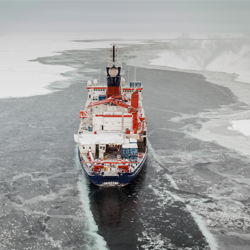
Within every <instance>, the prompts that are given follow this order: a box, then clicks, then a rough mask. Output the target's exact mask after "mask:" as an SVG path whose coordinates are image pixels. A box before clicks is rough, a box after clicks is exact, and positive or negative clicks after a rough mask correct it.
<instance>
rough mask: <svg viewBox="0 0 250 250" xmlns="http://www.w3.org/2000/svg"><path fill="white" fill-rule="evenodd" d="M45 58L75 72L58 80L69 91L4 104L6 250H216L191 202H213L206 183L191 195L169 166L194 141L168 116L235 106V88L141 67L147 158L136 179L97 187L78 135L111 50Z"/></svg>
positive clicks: (0, 190) (0, 145) (0, 202)
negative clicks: (90, 85) (203, 191)
mask: <svg viewBox="0 0 250 250" xmlns="http://www.w3.org/2000/svg"><path fill="white" fill-rule="evenodd" d="M140 46H143V45H136V46H133V49H134V50H140ZM127 50H128V48H124V50H123V52H122V53H125V55H126V53H127ZM38 61H39V62H41V63H45V64H60V65H67V66H73V67H76V70H75V71H73V72H69V73H68V75H69V76H70V77H71V79H70V80H68V81H66V82H64V83H63V82H59V83H54V84H52V85H51V88H52V89H54V90H55V89H58V90H60V86H66V85H68V83H70V84H71V85H70V86H69V87H68V88H66V89H63V90H62V91H58V92H54V93H51V94H49V95H44V96H34V97H28V98H18V99H17V98H11V99H1V100H0V127H1V129H0V138H1V140H0V157H1V158H0V168H1V175H0V228H1V234H0V249H1V250H10V249H15V250H16V249H20V250H21V249H36V250H42V249H46V250H49V249H53V250H57V249H65V250H73V249H77V250H78V249H79V250H80V249H106V248H107V249H111V250H121V249H131V250H132V249H176V250H177V249H178V250H181V249H182V250H184V249H185V250H188V249H189V250H190V249H196V250H198V249H200V250H201V249H210V247H209V244H210V246H212V247H213V246H214V245H213V240H210V238H209V237H208V236H210V234H209V232H207V231H206V228H204V227H203V226H202V225H203V224H202V223H199V220H198V219H197V217H195V218H194V215H195V214H194V212H193V211H192V210H191V207H190V206H188V205H187V204H185V196H188V195H190V197H191V196H192V197H196V199H200V200H201V202H203V201H204V202H206V201H207V200H206V197H204V196H200V195H199V188H201V187H199V186H195V185H193V184H192V183H190V185H193V193H191V194H189V193H188V192H186V193H185V191H186V190H182V191H180V190H178V188H177V186H176V185H175V183H173V180H172V178H171V171H170V170H171V167H173V166H176V165H178V164H180V162H181V161H182V156H185V154H186V153H187V149H186V146H183V145H187V144H185V143H188V141H189V140H190V138H187V137H186V135H185V134H184V133H182V132H180V128H182V127H183V126H186V125H187V124H186V123H185V124H184V123H182V122H180V123H174V122H172V121H170V119H171V118H172V117H176V116H178V115H182V114H187V115H194V114H197V113H198V112H202V111H204V110H206V109H214V108H218V107H219V106H220V105H228V104H231V103H234V102H235V99H234V97H233V95H232V93H231V92H230V91H229V90H228V89H226V88H223V87H218V86H216V85H214V84H211V83H208V82H206V81H205V79H204V77H202V76H201V75H196V74H188V73H179V72H173V71H163V70H149V69H143V68H137V79H139V80H141V81H142V82H143V85H144V91H143V98H144V99H143V104H144V107H145V111H146V118H147V122H148V132H149V138H148V139H149V155H148V158H147V161H146V163H145V166H144V169H143V170H142V171H141V173H140V174H139V176H138V178H136V180H135V181H134V182H133V183H131V185H128V186H126V187H124V188H98V187H96V186H94V185H93V184H91V183H90V182H89V181H88V180H87V179H86V178H85V176H84V175H82V172H81V170H80V166H79V163H78V159H77V151H76V145H75V142H74V140H73V134H74V133H76V132H77V130H78V125H79V118H78V114H79V110H80V109H82V108H83V107H84V103H85V100H86V96H87V91H86V81H87V79H88V78H90V77H91V74H87V73H86V72H85V71H86V69H87V68H89V69H99V68H100V69H104V67H105V66H106V50H104V49H103V50H92V51H66V52H63V53H62V54H61V55H57V56H53V57H47V58H39V59H38ZM85 62H88V64H85ZM124 69H125V71H127V67H126V65H124ZM130 70H131V69H130ZM96 78H98V74H97V75H96ZM125 78H126V75H125ZM101 79H103V77H101ZM34 84H35V83H34ZM185 122H187V121H185ZM196 122H197V121H196V120H195V119H191V118H190V120H189V122H188V123H189V124H190V125H192V126H197V128H198V126H199V125H198V124H196ZM211 145H212V143H211ZM213 147H214V150H215V151H217V152H218V151H219V150H222V149H221V147H219V146H217V145H213ZM197 150H202V146H201V142H200V141H198V140H192V145H189V149H188V151H189V152H192V151H197ZM203 160H204V158H203ZM187 164H194V165H195V164H199V162H196V163H192V162H189V163H187ZM182 165H183V164H182ZM183 197H184V198H183ZM204 235H205V236H206V238H205V237H204ZM207 240H208V241H209V244H208V242H207ZM105 242H106V243H105ZM106 244H107V245H106ZM214 249H215V248H214Z"/></svg>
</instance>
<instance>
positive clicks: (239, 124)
mask: <svg viewBox="0 0 250 250" xmlns="http://www.w3.org/2000/svg"><path fill="white" fill-rule="evenodd" d="M231 124H232V126H230V127H228V129H230V130H236V131H239V132H240V133H242V134H244V135H246V136H250V120H238V121H232V122H231Z"/></svg>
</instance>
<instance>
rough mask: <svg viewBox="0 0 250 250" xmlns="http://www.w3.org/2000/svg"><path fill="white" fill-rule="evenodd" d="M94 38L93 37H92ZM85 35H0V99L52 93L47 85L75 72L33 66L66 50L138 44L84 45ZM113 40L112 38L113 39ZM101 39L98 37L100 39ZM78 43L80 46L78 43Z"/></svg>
mask: <svg viewBox="0 0 250 250" xmlns="http://www.w3.org/2000/svg"><path fill="white" fill-rule="evenodd" d="M92 36H93V35H92ZM92 36H91V35H87V34H75V33H72V34H60V33H58V34H52V33H51V34H46V33H44V34H43V33H39V34H37V33H33V34H32V33H29V34H23V33H22V34H21V33H20V34H19V33H9V34H2V35H0V41H1V47H0V55H1V57H0V98H8V97H26V96H33V95H44V94H48V93H51V90H49V89H46V88H45V87H46V86H48V85H49V84H50V83H52V82H55V81H61V80H66V79H67V78H66V77H65V76H63V75H62V74H63V73H65V72H67V71H72V70H74V68H72V67H68V66H62V65H45V64H41V63H38V62H32V61H30V60H35V59H36V58H38V57H47V56H54V55H56V54H58V53H60V52H61V51H65V50H86V49H97V48H110V44H111V43H119V44H138V43H140V42H139V41H129V40H127V41H122V42H121V41H108V40H105V41H101V40H100V41H95V42H91V41H83V40H88V39H91V38H92ZM113 36H114V35H113ZM101 37H102V39H104V37H103V36H101V35H100V36H99V39H101ZM76 40H81V41H82V42H79V41H78V42H77V41H76ZM120 47H121V46H120Z"/></svg>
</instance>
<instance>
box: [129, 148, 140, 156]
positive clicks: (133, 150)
mask: <svg viewBox="0 0 250 250" xmlns="http://www.w3.org/2000/svg"><path fill="white" fill-rule="evenodd" d="M129 154H130V155H137V154H138V149H137V148H130V149H129Z"/></svg>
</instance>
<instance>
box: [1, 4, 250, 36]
mask: <svg viewBox="0 0 250 250" xmlns="http://www.w3.org/2000/svg"><path fill="white" fill-rule="evenodd" d="M249 24H250V1H202V0H200V1H187V0H186V1H119V0H118V1H117V0H116V1H104V0H103V1H93V0H92V1H84V0H79V1H71V0H70V1H62V0H54V1H49V0H47V1H46V0H45V1H44V0H43V1H36V0H30V1H20V0H19V1H11V0H8V1H3V0H0V32H8V31H25V32H27V31H35V32H39V31H45V32H46V31H48V32H51V31H57V32H69V31H70V32H78V31H81V32H126V33H128V32H136V33H145V32H157V33H161V32H164V33H166V32H249V31H250V25H249Z"/></svg>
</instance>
